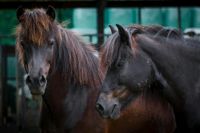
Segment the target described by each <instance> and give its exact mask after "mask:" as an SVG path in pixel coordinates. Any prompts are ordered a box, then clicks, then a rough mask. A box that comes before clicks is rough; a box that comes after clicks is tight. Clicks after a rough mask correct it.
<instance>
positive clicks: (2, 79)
mask: <svg viewBox="0 0 200 133" xmlns="http://www.w3.org/2000/svg"><path fill="white" fill-rule="evenodd" d="M21 5H22V6H24V7H47V6H48V5H52V6H54V7H55V8H56V13H57V16H56V17H57V18H56V19H57V21H58V22H63V21H64V22H66V23H68V26H67V29H70V30H73V31H75V32H77V33H78V34H80V35H82V36H83V38H84V40H85V41H87V42H91V43H92V44H93V45H95V46H96V47H97V48H98V47H99V46H100V45H102V43H103V42H104V40H105V39H106V37H107V36H108V35H109V34H110V31H109V28H108V25H109V24H111V25H115V24H122V25H124V26H129V25H132V24H143V25H149V24H160V25H163V26H166V27H176V28H178V29H180V30H182V31H183V32H188V31H191V30H193V31H195V33H196V34H197V35H198V34H199V33H198V31H199V28H200V15H199V14H200V3H199V2H198V1H191V0H190V1H187V2H180V3H177V2H176V1H165V0H156V1H151V0H54V1H53V0H51V1H42V0H37V1H34V2H33V1H29V0H12V1H11V0H0V132H1V133H3V131H4V132H12V133H14V132H17V131H18V130H19V129H20V128H23V127H26V126H32V127H34V126H35V125H34V122H35V123H37V121H38V119H37V117H38V115H37V113H35V112H37V111H38V106H37V102H35V101H33V100H31V98H29V97H27V94H26V93H27V92H26V89H24V88H25V87H24V83H23V75H24V72H23V69H22V68H21V67H20V65H19V64H18V63H17V60H16V57H15V36H14V32H15V27H16V25H17V24H18V21H17V19H16V9H17V7H19V6H21ZM192 33H193V32H192ZM191 35H194V34H191ZM29 121H32V122H29ZM27 123H29V124H27Z"/></svg>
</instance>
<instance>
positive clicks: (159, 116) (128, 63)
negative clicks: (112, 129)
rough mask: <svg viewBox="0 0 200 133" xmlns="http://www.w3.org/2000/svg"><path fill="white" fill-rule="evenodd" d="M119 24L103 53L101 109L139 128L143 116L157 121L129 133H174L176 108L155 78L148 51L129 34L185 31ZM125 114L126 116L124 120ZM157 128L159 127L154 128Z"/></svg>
mask: <svg viewBox="0 0 200 133" xmlns="http://www.w3.org/2000/svg"><path fill="white" fill-rule="evenodd" d="M117 27H118V31H117V30H115V29H114V28H113V27H112V26H110V29H111V32H112V35H111V36H110V37H109V38H108V39H107V40H106V41H105V44H104V47H103V48H102V51H101V53H100V56H101V57H100V58H101V59H100V69H101V71H102V72H103V73H104V78H103V79H104V81H103V85H102V88H101V93H100V94H99V98H98V100H97V104H96V108H97V110H98V112H99V113H100V115H101V116H102V117H103V118H107V119H109V120H108V121H110V120H111V121H112V123H119V122H120V121H122V120H123V121H124V123H127V125H131V124H132V127H134V126H135V127H137V126H136V125H139V124H138V121H139V120H142V119H143V120H146V122H147V123H148V122H149V123H154V125H153V126H150V127H151V128H150V127H149V126H147V127H146V128H145V129H143V130H142V129H140V128H138V130H136V131H135V130H130V131H129V132H148V133H149V132H154V133H156V132H162V133H172V132H174V130H175V128H176V123H175V118H174V111H173V108H172V106H171V104H169V102H168V101H167V100H166V98H165V97H164V96H163V95H162V90H163V88H164V87H163V85H162V84H160V83H159V82H157V81H154V80H153V79H154V78H153V76H151V75H152V74H153V71H152V70H151V67H152V66H151V62H150V61H151V60H150V58H145V57H146V55H145V53H143V52H142V51H140V49H139V48H137V46H136V45H135V42H134V40H132V36H131V34H130V33H131V32H136V33H137V32H144V33H145V34H152V35H154V36H158V35H159V36H163V37H165V38H168V39H169V38H172V37H174V38H182V34H181V33H180V32H178V31H177V30H171V29H168V28H164V27H162V26H158V25H157V26H155V25H153V26H141V25H134V26H130V27H128V28H127V29H124V28H123V27H122V26H120V25H117ZM135 29H140V31H139V30H135ZM127 112H129V113H130V112H131V115H127ZM138 114H139V115H138ZM124 116H126V119H123V117H124ZM145 117H146V118H145ZM113 119H114V120H113ZM150 121H151V122H150ZM134 122H135V123H134ZM154 128H155V129H158V130H154V131H152V130H153V129H154ZM132 129H133V128H132ZM124 130H125V129H124Z"/></svg>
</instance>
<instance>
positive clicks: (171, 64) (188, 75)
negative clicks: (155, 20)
mask: <svg viewBox="0 0 200 133" xmlns="http://www.w3.org/2000/svg"><path fill="white" fill-rule="evenodd" d="M137 42H138V45H139V47H140V48H141V49H142V51H144V52H145V53H146V54H147V55H148V56H149V57H150V58H151V59H152V61H153V63H154V64H155V66H156V67H157V69H158V71H159V72H160V73H161V74H162V75H163V77H164V78H165V80H167V82H168V83H169V85H170V86H173V89H175V91H176V92H177V93H180V95H185V94H184V93H185V91H187V89H189V88H195V83H196V82H197V80H200V78H199V75H200V67H199V61H200V56H199V54H197V53H198V52H197V50H195V49H194V48H189V47H188V46H187V47H186V46H184V45H186V44H182V46H181V44H173V43H172V44H160V43H159V42H157V41H155V40H153V39H151V38H148V37H146V36H144V35H138V37H137ZM195 53H196V54H195ZM194 55H196V56H194ZM193 85H194V86H193Z"/></svg>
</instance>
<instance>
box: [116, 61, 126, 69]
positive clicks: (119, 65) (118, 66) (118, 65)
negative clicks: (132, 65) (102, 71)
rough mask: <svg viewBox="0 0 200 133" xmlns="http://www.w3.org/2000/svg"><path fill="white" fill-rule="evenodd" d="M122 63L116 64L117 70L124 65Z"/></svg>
mask: <svg viewBox="0 0 200 133" xmlns="http://www.w3.org/2000/svg"><path fill="white" fill-rule="evenodd" d="M124 63H125V62H124V61H120V62H119V63H118V64H117V68H121V67H122V66H123V65H124Z"/></svg>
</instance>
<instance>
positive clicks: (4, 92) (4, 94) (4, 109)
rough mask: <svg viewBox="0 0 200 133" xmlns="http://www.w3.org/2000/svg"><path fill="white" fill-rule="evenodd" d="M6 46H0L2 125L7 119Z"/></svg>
mask: <svg viewBox="0 0 200 133" xmlns="http://www.w3.org/2000/svg"><path fill="white" fill-rule="evenodd" d="M5 50H6V46H3V47H2V62H1V67H2V69H1V70H2V101H3V102H2V114H3V118H2V119H3V125H5V124H6V119H7V89H6V88H7V83H6V78H7V55H6V51H5Z"/></svg>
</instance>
